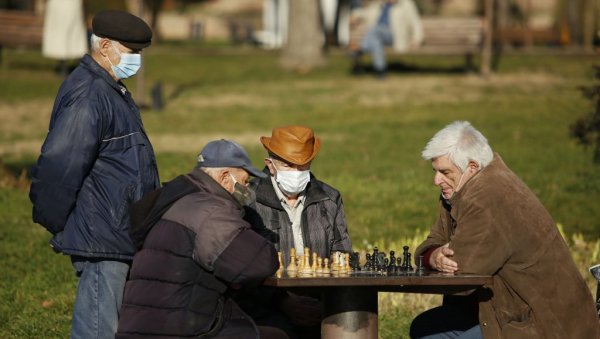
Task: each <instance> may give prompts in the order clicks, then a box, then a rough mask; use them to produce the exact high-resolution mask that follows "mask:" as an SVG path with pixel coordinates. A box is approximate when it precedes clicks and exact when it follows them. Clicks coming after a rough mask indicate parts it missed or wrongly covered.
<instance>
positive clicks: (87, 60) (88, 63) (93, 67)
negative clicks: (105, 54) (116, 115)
mask: <svg viewBox="0 0 600 339" xmlns="http://www.w3.org/2000/svg"><path fill="white" fill-rule="evenodd" d="M81 65H82V66H83V67H84V68H86V69H87V70H88V71H90V72H92V73H94V74H96V75H97V76H99V77H100V78H102V80H104V81H106V83H107V84H109V85H110V86H111V87H112V88H114V89H115V90H116V91H117V92H119V93H120V94H121V95H123V96H125V94H126V93H127V92H128V91H127V87H125V85H124V84H123V83H122V82H120V81H115V79H113V78H112V77H111V76H110V74H109V73H108V72H107V71H106V70H105V69H104V68H102V66H100V65H99V64H98V63H97V62H96V60H94V58H92V57H91V56H90V55H89V54H86V55H84V56H83V58H82V59H81Z"/></svg>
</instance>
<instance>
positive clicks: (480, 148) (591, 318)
mask: <svg viewBox="0 0 600 339" xmlns="http://www.w3.org/2000/svg"><path fill="white" fill-rule="evenodd" d="M422 156H423V158H424V159H426V160H431V164H432V166H433V169H434V171H435V175H434V180H433V181H434V184H435V185H436V186H438V187H439V188H440V190H441V196H440V205H439V217H438V220H437V221H436V222H435V224H434V225H433V227H432V228H431V231H430V233H429V236H428V237H427V239H426V240H425V241H424V242H423V243H422V244H421V245H420V246H419V248H417V250H416V253H415V254H416V256H418V255H424V264H425V265H427V266H429V267H430V268H432V269H435V270H438V271H442V272H448V273H452V272H458V273H475V274H486V275H492V276H493V278H494V283H493V286H490V287H488V288H484V289H483V290H481V291H479V292H480V293H473V294H472V295H470V296H460V297H459V296H445V297H444V304H443V305H442V306H441V307H438V308H435V309H432V310H429V311H426V312H424V313H422V314H421V315H419V316H418V317H417V318H416V319H415V320H414V321H413V323H412V326H411V337H412V338H419V337H425V336H427V337H429V336H432V337H434V336H436V335H438V336H442V335H448V336H447V338H454V337H457V336H458V335H462V336H464V337H468V338H481V337H482V336H483V337H485V338H510V339H515V338H516V339H518V338H527V339H532V338H599V337H600V330H599V326H598V324H599V323H598V316H597V314H596V311H595V308H594V301H593V298H592V295H591V293H590V290H589V288H588V287H587V285H586V284H585V282H584V280H583V278H582V276H581V274H580V273H579V271H578V270H577V267H576V266H575V263H574V262H573V259H572V258H571V255H570V252H569V249H568V248H567V245H566V244H565V242H564V240H563V238H562V236H561V235H560V233H559V231H558V228H557V227H556V224H555V223H554V221H553V220H552V217H551V216H550V214H549V213H548V211H546V209H545V208H544V206H543V205H542V204H541V202H540V201H539V200H538V198H537V197H536V196H535V194H534V193H533V192H532V191H531V190H530V189H529V188H528V187H527V186H526V185H525V184H524V183H523V182H522V181H521V180H520V179H519V178H518V177H517V176H516V175H515V174H514V173H513V172H512V171H511V170H510V169H509V168H508V167H507V166H506V164H505V163H504V162H503V161H502V158H500V155H498V154H497V153H493V152H492V149H491V147H490V146H489V144H488V142H487V139H486V138H485V137H484V136H483V135H482V134H481V133H480V132H479V131H477V130H476V129H475V128H473V126H471V124H470V123H468V122H465V121H457V122H454V123H452V124H450V125H448V126H446V127H445V128H444V129H442V130H440V131H439V132H438V133H437V134H436V135H435V136H434V137H433V138H432V139H431V140H430V141H429V143H428V144H427V146H426V147H425V149H424V150H423V153H422ZM546 170H547V169H546Z"/></svg>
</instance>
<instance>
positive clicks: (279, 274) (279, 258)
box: [275, 251, 283, 278]
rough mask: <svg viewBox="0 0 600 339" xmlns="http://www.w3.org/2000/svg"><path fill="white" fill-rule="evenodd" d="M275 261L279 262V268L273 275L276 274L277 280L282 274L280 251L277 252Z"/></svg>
mask: <svg viewBox="0 0 600 339" xmlns="http://www.w3.org/2000/svg"><path fill="white" fill-rule="evenodd" d="M277 259H278V260H279V268H278V269H277V271H276V272H275V273H277V275H278V278H281V272H283V254H282V253H281V251H279V252H277Z"/></svg>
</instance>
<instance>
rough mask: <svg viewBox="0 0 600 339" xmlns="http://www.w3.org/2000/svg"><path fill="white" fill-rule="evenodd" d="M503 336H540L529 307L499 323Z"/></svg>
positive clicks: (530, 338)
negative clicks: (511, 318)
mask: <svg viewBox="0 0 600 339" xmlns="http://www.w3.org/2000/svg"><path fill="white" fill-rule="evenodd" d="M501 330H502V337H503V338H527V339H533V338H540V335H539V333H538V331H537V326H536V325H535V319H534V317H533V315H532V312H531V309H530V308H527V310H526V311H525V312H523V313H522V314H520V315H519V316H517V317H515V318H514V319H513V320H510V321H508V322H506V323H504V324H501Z"/></svg>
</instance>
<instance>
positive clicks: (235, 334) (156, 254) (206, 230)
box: [116, 169, 279, 339]
mask: <svg viewBox="0 0 600 339" xmlns="http://www.w3.org/2000/svg"><path fill="white" fill-rule="evenodd" d="M243 213H244V211H243V209H242V206H241V205H240V204H239V203H238V202H237V201H236V200H235V199H234V198H233V196H232V195H231V194H229V193H228V192H227V191H225V190H224V189H223V188H222V187H221V186H220V185H219V184H218V183H217V182H216V181H214V180H213V179H212V178H211V177H209V176H208V175H207V174H205V173H204V172H202V171H201V170H199V169H195V170H194V171H192V172H191V173H190V174H188V175H185V176H180V177H178V178H176V179H174V180H173V181H171V182H169V183H167V184H165V185H164V186H163V187H162V188H161V189H159V190H157V191H155V192H152V193H150V194H149V195H148V196H146V197H144V199H142V200H141V201H140V202H138V203H136V204H134V207H133V213H132V230H131V236H132V238H133V239H134V242H135V243H136V246H138V247H141V249H140V251H139V252H138V253H136V255H135V258H134V260H133V264H132V266H131V272H130V276H129V280H128V281H127V284H126V285H125V293H124V296H123V304H122V306H121V312H120V318H119V327H118V331H117V335H116V338H118V339H121V338H139V337H151V336H160V337H161V338H166V337H177V338H179V337H196V338H197V337H199V336H201V337H203V338H204V337H209V338H213V337H214V338H218V337H227V338H244V339H246V338H257V337H258V331H257V329H256V327H255V325H254V322H253V321H252V320H251V319H250V318H249V317H248V316H247V315H246V314H244V313H243V312H242V311H241V310H240V309H239V308H238V306H237V304H235V302H233V301H232V299H231V298H230V295H231V293H232V291H234V290H235V289H232V288H231V287H234V286H242V285H252V284H258V283H259V282H260V281H262V280H263V279H265V278H266V277H268V276H271V275H273V274H274V273H275V271H276V270H277V268H278V267H279V264H278V259H277V253H276V252H275V248H274V247H273V245H272V244H271V243H269V242H268V241H267V240H265V239H264V238H262V237H261V236H260V235H258V234H256V233H255V232H254V231H252V230H251V229H250V225H249V224H248V223H247V222H246V221H244V220H243V219H242V216H243Z"/></svg>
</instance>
